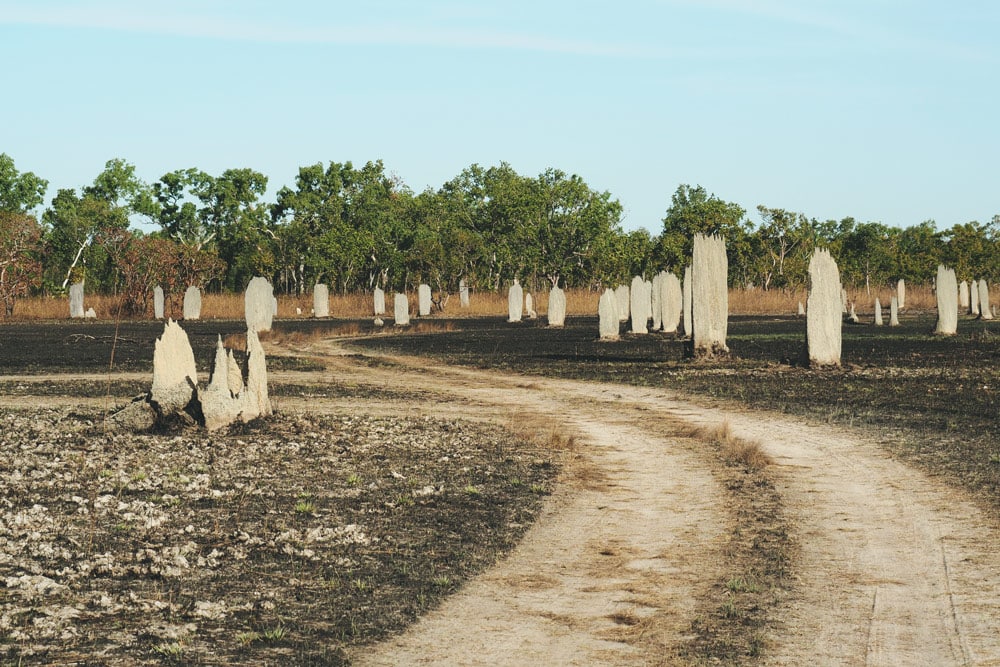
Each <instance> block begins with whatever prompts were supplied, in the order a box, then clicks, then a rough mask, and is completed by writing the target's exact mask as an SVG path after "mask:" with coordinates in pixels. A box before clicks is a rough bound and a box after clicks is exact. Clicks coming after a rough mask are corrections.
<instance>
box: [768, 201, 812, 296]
mask: <svg viewBox="0 0 1000 667" xmlns="http://www.w3.org/2000/svg"><path fill="white" fill-rule="evenodd" d="M757 212H758V213H759V214H760V217H761V221H762V222H761V225H760V227H758V228H757V230H756V231H755V232H754V233H753V235H754V236H755V237H757V239H758V241H759V248H760V250H761V251H762V252H760V253H759V254H758V255H759V256H758V263H759V266H760V267H761V268H760V273H759V275H760V286H761V287H763V288H764V289H768V288H770V287H786V286H795V287H800V286H803V285H805V284H806V277H807V275H808V267H809V261H810V258H811V257H812V254H813V250H814V248H815V239H816V230H815V228H814V226H813V225H812V223H811V222H810V221H809V219H808V218H806V216H805V215H804V214H802V213H795V212H793V211H786V210H785V209H781V208H768V207H766V206H764V205H759V206H758V207H757Z"/></svg>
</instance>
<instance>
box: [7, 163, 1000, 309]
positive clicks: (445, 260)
mask: <svg viewBox="0 0 1000 667" xmlns="http://www.w3.org/2000/svg"><path fill="white" fill-rule="evenodd" d="M267 184H268V179H267V177H266V176H264V175H263V174H261V173H260V172H257V171H254V170H253V169H249V168H234V169H227V170H225V171H224V172H222V173H221V174H219V175H218V176H213V175H209V174H207V173H205V172H203V171H201V170H199V169H196V168H187V169H178V170H175V171H171V172H168V173H166V174H164V175H163V176H162V177H161V178H160V179H159V181H157V182H156V183H154V184H153V185H152V186H148V185H146V184H145V183H143V182H142V181H141V180H140V179H139V178H138V177H137V176H136V170H135V167H134V166H133V165H131V164H130V163H128V162H126V161H124V160H122V159H119V158H116V159H112V160H109V161H108V162H107V163H106V164H105V166H104V169H103V171H102V172H101V173H100V174H98V175H97V177H96V178H95V179H94V181H93V183H92V184H91V185H89V186H86V187H84V188H82V190H80V194H77V191H76V190H71V189H64V190H60V191H59V192H58V193H57V194H56V196H55V197H54V198H53V199H52V201H51V204H50V206H49V207H48V208H47V209H46V210H45V211H44V214H43V216H42V223H43V225H42V228H41V229H42V242H43V244H44V250H43V252H42V253H39V254H38V255H37V256H39V257H42V258H44V263H43V268H42V269H41V272H42V280H41V281H39V280H38V276H37V275H36V276H35V277H34V278H32V279H31V280H28V281H26V282H23V283H20V284H21V285H22V286H21V287H19V288H18V289H19V290H20V292H19V293H23V292H24V290H25V289H37V287H38V285H39V284H41V286H42V287H43V289H46V290H50V291H58V290H59V289H62V288H64V287H65V285H66V284H67V283H69V282H70V281H76V280H83V279H86V281H87V287H88V290H89V291H96V292H105V293H121V294H122V295H124V297H125V300H124V303H125V304H126V307H127V309H128V310H130V311H133V312H141V311H142V310H144V309H145V308H146V307H147V304H146V301H147V300H148V294H147V293H148V291H149V290H150V289H151V287H152V286H153V285H155V284H160V285H161V286H163V287H164V291H165V292H166V293H167V294H168V295H171V294H174V295H176V294H179V293H180V292H182V291H183V289H184V288H186V287H187V286H188V285H193V284H194V285H200V286H202V287H207V286H209V285H210V284H212V283H214V284H215V286H217V287H220V288H223V289H228V290H242V289H243V288H244V287H245V285H246V284H247V282H248V281H249V280H250V278H252V277H253V276H255V275H263V276H266V277H268V278H269V279H270V280H271V281H272V283H273V284H274V285H275V287H276V288H277V290H278V292H279V293H281V292H284V293H294V294H305V293H308V292H309V291H311V290H312V287H313V285H315V284H316V283H317V282H324V283H327V284H328V285H330V287H331V289H333V290H335V291H340V292H349V291H356V290H366V291H367V290H370V289H372V288H373V287H375V286H380V287H382V288H384V289H386V290H387V291H391V290H399V291H403V290H406V291H412V290H413V289H415V288H416V286H417V285H418V284H420V283H427V284H429V285H431V287H432V290H433V292H434V296H433V300H434V303H435V304H436V305H437V307H438V308H439V309H441V310H443V309H445V307H446V304H447V303H448V299H449V296H450V295H451V294H454V293H455V292H456V291H457V290H458V287H459V283H460V282H461V281H462V280H465V281H466V282H467V283H468V284H469V286H470V287H471V288H472V289H474V290H479V291H492V290H499V289H502V288H504V287H505V286H506V285H509V284H510V283H511V282H512V280H513V279H514V278H518V279H520V280H521V282H522V283H523V284H524V285H525V287H526V288H527V289H529V290H532V291H536V290H539V289H543V288H544V287H545V286H548V285H561V286H565V287H569V288H574V287H585V288H591V289H599V288H601V287H602V286H609V285H616V284H620V283H625V282H627V281H629V280H630V279H631V277H632V276H635V275H638V276H643V277H645V278H647V279H648V278H651V277H652V276H653V275H654V274H655V273H657V272H658V271H660V270H663V269H666V270H669V271H673V272H674V273H675V274H677V275H678V276H679V275H681V273H682V271H683V268H684V267H685V266H686V265H687V264H688V263H689V261H690V255H691V248H692V242H693V238H694V235H695V234H697V233H703V234H720V235H722V236H723V237H724V238H725V240H726V250H727V255H728V258H729V267H730V269H729V282H730V284H731V285H734V286H750V285H754V286H758V287H761V288H763V289H774V288H779V289H799V288H802V287H804V286H805V285H806V282H807V277H806V272H807V266H808V262H809V259H810V257H811V255H812V252H813V250H814V249H815V248H816V247H820V246H822V247H826V248H828V249H829V250H830V252H831V253H832V254H833V257H834V258H835V259H836V260H837V262H838V266H839V267H840V270H841V276H842V278H843V280H844V282H845V284H848V285H854V286H867V287H869V288H874V287H877V286H879V285H885V284H889V283H890V282H894V281H895V280H896V279H899V278H904V279H906V280H908V281H910V282H917V283H920V282H927V281H928V280H929V279H930V278H931V277H932V276H933V275H934V272H935V270H936V266H937V264H938V263H939V262H943V263H945V264H947V265H949V266H952V267H954V268H955V269H956V272H957V273H958V275H959V277H960V278H963V279H966V280H969V279H972V278H985V279H986V280H988V281H990V282H997V281H1000V262H997V261H996V257H997V254H998V252H1000V216H997V217H994V218H993V220H991V221H990V222H989V223H986V224H981V223H979V222H975V221H973V222H968V223H962V224H956V225H954V226H953V227H951V228H950V229H948V230H945V231H938V230H937V229H936V226H935V223H934V222H933V221H925V222H922V223H920V224H918V225H915V226H913V227H909V228H906V229H897V228H893V227H888V226H886V225H883V224H881V223H878V222H864V223H859V222H857V221H856V220H854V219H853V218H850V217H847V218H843V219H842V220H839V221H838V220H826V221H817V220H816V219H810V218H808V217H806V215H805V214H803V213H799V212H794V211H790V210H787V209H782V208H772V207H767V206H763V205H760V206H758V207H757V213H758V214H759V216H760V220H761V221H760V224H759V225H757V226H754V224H753V223H751V222H750V220H749V219H747V217H746V211H745V210H744V209H743V208H742V207H741V206H740V205H738V204H736V203H732V202H727V201H725V200H723V199H721V198H719V197H716V196H715V195H714V194H711V193H709V192H708V191H707V190H706V189H705V188H704V187H702V186H700V185H697V186H690V185H686V184H681V185H679V186H678V187H677V189H676V191H675V192H674V193H673V195H672V196H671V201H670V205H669V207H668V208H667V211H666V215H665V216H664V218H663V221H662V222H663V228H662V230H660V233H659V234H657V235H651V234H650V233H649V232H648V231H646V230H644V229H639V230H633V231H628V232H626V231H623V230H622V229H621V227H620V219H621V215H622V206H621V204H620V202H618V200H617V199H615V198H614V197H613V196H612V195H611V193H609V192H600V191H597V190H594V189H592V188H591V187H590V186H589V185H588V184H587V183H586V182H585V181H584V180H583V178H581V177H580V176H578V175H575V174H572V175H571V174H567V173H566V172H563V171H561V170H559V169H555V168H549V169H546V170H545V171H543V172H542V173H540V174H539V175H537V176H534V177H532V176H525V175H522V174H519V173H517V172H516V171H515V170H514V169H513V168H512V167H511V165H509V164H507V163H505V162H501V163H500V164H498V165H495V166H491V167H485V168H484V167H482V166H480V165H478V164H473V165H470V166H469V167H467V168H466V169H464V170H462V172H461V173H460V174H458V175H457V176H456V177H455V178H453V179H451V180H449V181H447V182H446V183H444V184H443V185H442V186H441V187H440V188H437V189H434V188H428V189H426V190H424V191H423V192H421V193H419V194H414V193H413V192H412V191H411V190H410V189H409V188H408V187H407V186H406V185H405V184H404V183H402V182H401V181H400V180H399V179H398V178H397V177H395V176H394V175H392V174H391V173H388V172H387V171H386V169H385V166H384V165H383V164H382V162H381V161H374V162H367V163H366V164H365V165H364V166H362V167H355V166H354V165H353V164H352V163H351V162H342V163H341V162H328V163H326V164H324V163H321V162H318V163H315V164H312V165H308V166H304V167H301V168H300V169H299V171H298V175H297V176H296V179H295V183H294V184H293V186H291V187H288V186H286V187H282V188H281V189H279V190H278V192H277V196H276V198H275V201H274V202H273V203H269V202H266V201H265V200H264V195H265V193H266V191H267ZM46 187H47V183H46V182H45V181H44V180H42V179H40V178H38V177H37V176H35V175H34V174H31V173H25V174H21V173H19V172H18V171H17V170H16V168H15V167H14V163H13V160H12V159H11V158H10V157H9V156H7V155H6V154H0V211H8V212H12V213H18V214H24V213H25V212H27V211H28V210H30V209H31V208H32V207H35V206H38V205H39V204H40V203H41V201H42V196H43V194H44V192H45V188H46ZM137 217H138V218H141V217H145V218H147V219H149V220H152V221H155V222H156V223H158V224H159V226H160V228H161V230H162V231H158V232H156V233H154V234H151V235H150V236H149V237H143V236H142V235H141V234H139V233H137V232H133V231H130V230H129V225H130V223H131V222H132V221H134V220H135V219H136V218H137ZM22 266H29V264H23V265H22ZM37 273H38V271H37V270H36V274H37ZM23 285H28V287H27V288H25V287H24V286H23Z"/></svg>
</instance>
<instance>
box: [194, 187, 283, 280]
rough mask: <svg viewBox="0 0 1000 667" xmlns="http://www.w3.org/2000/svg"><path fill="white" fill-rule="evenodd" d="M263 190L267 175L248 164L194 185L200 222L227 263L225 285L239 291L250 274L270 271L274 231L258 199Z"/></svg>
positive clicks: (272, 261)
mask: <svg viewBox="0 0 1000 667" xmlns="http://www.w3.org/2000/svg"><path fill="white" fill-rule="evenodd" d="M266 190H267V176H265V175H264V174H262V173H260V172H258V171H254V170H253V169H249V168H240V169H227V170H225V171H224V172H222V174H220V175H219V176H216V177H214V178H204V179H199V182H198V183H197V184H196V186H195V187H194V188H193V191H194V194H195V196H196V197H197V198H198V199H199V201H200V202H201V204H202V206H201V208H200V209H199V216H200V217H201V222H202V225H203V226H204V229H205V231H206V232H207V234H209V235H211V243H212V244H213V245H214V247H215V248H216V249H217V251H218V255H219V258H220V259H221V260H222V261H223V262H225V263H226V273H225V278H224V281H223V282H224V286H225V287H226V288H228V289H232V290H237V291H241V290H242V289H243V288H244V287H245V286H246V284H247V283H248V282H249V281H250V279H251V278H252V277H254V276H256V275H267V276H270V275H272V273H273V270H274V265H275V261H274V254H273V251H274V247H273V241H274V239H275V237H276V235H275V233H274V230H273V228H272V225H271V219H270V216H269V215H268V208H267V207H266V206H265V204H264V203H263V202H262V201H261V200H260V198H261V197H262V196H263V195H264V192H265V191H266Z"/></svg>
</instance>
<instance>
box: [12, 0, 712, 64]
mask: <svg viewBox="0 0 1000 667" xmlns="http://www.w3.org/2000/svg"><path fill="white" fill-rule="evenodd" d="M0 24H7V25H32V26H49V27H58V28H78V29H92V30H112V31H120V32H130V33H146V34H158V35H172V36H179V37H195V38H203V39H217V40H233V41H249V42H262V43H311V44H343V45H386V46H410V47H433V48H452V49H492V50H510V51H534V52H547V53H554V54H567V55H579V56H599V57H617V58H645V59H660V58H671V57H677V56H692V55H698V54H694V53H691V52H689V51H680V50H674V49H671V48H669V47H661V46H656V45H653V46H648V45H641V44H639V45H636V44H627V43H616V42H603V41H592V40H585V39H572V38H563V37H558V36H552V35H539V34H531V33H527V32H525V33H517V32H505V31H498V30H489V29H483V28H478V27H469V28H465V27H455V28H440V27H434V26H427V25H409V24H405V23H400V22H393V21H384V22H367V23H350V24H339V25H333V24H330V23H329V22H320V23H318V24H316V25H302V24H296V23H289V22H287V21H286V22H280V21H279V22H276V21H270V20H267V19H264V18H261V19H254V18H245V13H244V12H237V11H234V12H233V15H231V16H219V15H217V14H215V15H213V14H209V13H205V12H204V11H201V10H200V9H199V7H197V6H192V7H190V8H189V9H188V10H185V11H182V12H176V11H170V10H167V11H163V10H158V9H153V8H146V7H145V6H143V5H127V6H126V5H103V6H100V7H97V8H95V7H94V6H93V5H91V6H90V7H88V8H83V7H79V6H69V5H64V6H61V7H58V8H52V7H45V6H41V7H40V6H37V5H34V4H28V5H23V6H14V7H3V6H0Z"/></svg>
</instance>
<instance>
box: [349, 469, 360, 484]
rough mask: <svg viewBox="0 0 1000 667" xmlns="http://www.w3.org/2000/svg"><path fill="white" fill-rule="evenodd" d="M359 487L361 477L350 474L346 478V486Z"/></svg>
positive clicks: (353, 473) (354, 473)
mask: <svg viewBox="0 0 1000 667" xmlns="http://www.w3.org/2000/svg"><path fill="white" fill-rule="evenodd" d="M360 485H361V475H359V474H358V473H356V472H352V473H351V474H350V475H348V476H347V486H360Z"/></svg>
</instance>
